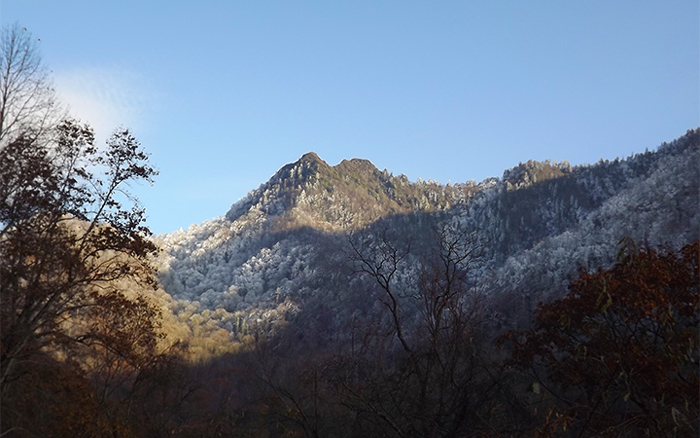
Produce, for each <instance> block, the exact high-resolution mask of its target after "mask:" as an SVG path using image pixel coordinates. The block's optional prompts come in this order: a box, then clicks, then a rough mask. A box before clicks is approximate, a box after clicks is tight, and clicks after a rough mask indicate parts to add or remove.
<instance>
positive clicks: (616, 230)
mask: <svg viewBox="0 0 700 438" xmlns="http://www.w3.org/2000/svg"><path fill="white" fill-rule="evenodd" d="M699 150H700V130H698V129H695V130H690V131H688V132H687V133H686V135H684V136H682V137H680V138H678V139H677V140H674V141H673V142H671V143H664V144H662V145H661V146H659V148H658V149H657V150H656V151H653V152H649V151H647V152H644V153H640V154H635V155H633V156H631V157H629V158H627V159H623V160H621V159H615V160H614V161H607V160H605V161H603V160H601V161H600V162H598V163H596V164H592V165H581V166H573V167H572V166H570V165H569V164H568V163H566V162H564V163H552V162H549V161H546V162H544V163H543V162H536V161H528V162H527V163H521V164H519V165H518V166H516V167H514V168H512V169H509V170H506V171H505V172H503V176H502V178H500V179H499V178H489V179H486V180H484V181H482V182H481V183H478V184H477V183H473V182H471V183H463V184H454V185H449V184H448V185H442V184H439V183H437V182H433V181H429V182H424V181H420V180H419V181H418V182H410V181H409V180H408V178H407V177H406V176H404V175H400V176H393V175H392V174H391V173H389V172H387V171H386V170H384V171H380V170H378V169H377V168H376V167H374V165H372V163H370V162H369V161H367V160H361V159H353V160H349V161H348V160H344V161H342V162H341V163H340V164H338V165H336V166H329V165H328V164H327V163H326V162H324V161H323V160H321V159H320V158H319V157H318V156H317V155H316V154H315V153H308V154H305V155H304V156H302V157H301V158H300V159H299V160H298V161H296V162H295V163H291V164H288V165H286V166H284V167H282V168H281V169H280V170H279V171H278V172H277V173H276V174H275V175H274V176H273V177H272V178H271V179H270V180H269V181H268V182H266V183H264V184H262V185H261V186H260V187H259V188H258V189H256V190H253V191H251V192H250V193H249V194H248V195H247V196H246V197H245V198H243V199H241V200H240V201H238V202H236V203H235V204H234V205H233V206H232V207H231V209H230V210H229V211H228V213H226V214H225V215H224V216H222V217H219V218H215V219H213V220H211V221H208V222H204V223H202V224H200V225H192V226H191V227H189V228H188V229H187V230H186V231H182V230H181V231H178V232H175V233H172V234H167V235H163V236H159V238H158V241H159V244H160V245H161V246H162V248H163V250H164V251H163V255H162V257H161V259H160V260H159V268H160V275H161V282H162V285H163V288H164V289H165V291H166V292H167V293H168V294H169V295H170V296H172V297H173V301H172V308H173V311H174V313H175V315H176V317H177V318H179V319H180V320H182V321H183V322H187V323H188V324H190V325H191V326H197V327H199V329H201V328H202V327H205V330H214V329H220V328H224V329H225V330H227V331H228V332H230V333H231V334H232V336H234V337H235V336H243V335H245V334H246V333H249V332H250V330H251V329H252V327H255V328H256V330H263V331H265V330H268V331H274V330H275V327H276V324H278V323H281V322H284V323H285V324H297V325H298V326H299V327H298V330H299V331H300V332H303V331H305V330H313V327H312V325H313V324H314V322H313V321H318V320H326V322H325V324H330V325H331V326H335V327H336V328H338V329H339V331H342V330H341V329H342V327H343V326H344V324H346V323H347V321H348V320H349V319H350V318H354V317H358V315H359V317H371V315H372V314H373V312H375V311H376V306H375V304H374V301H375V300H374V298H373V297H374V295H373V292H372V291H373V290H374V289H373V288H374V285H372V284H370V283H369V282H368V281H367V279H365V278H363V277H361V276H358V275H354V274H353V271H352V269H351V265H350V264H349V263H348V248H349V245H348V242H349V236H351V235H352V236H355V238H358V236H365V237H366V236H381V238H384V239H388V240H390V241H391V242H393V245H394V247H396V248H406V253H407V256H406V257H405V258H404V259H403V260H402V263H401V264H400V266H399V268H400V269H399V271H400V272H398V273H397V275H396V276H395V277H394V280H393V281H395V283H396V285H395V287H396V288H397V289H400V290H401V291H402V294H401V296H404V297H408V296H410V295H411V288H412V287H415V286H413V285H414V284H415V281H413V280H415V276H416V272H417V271H418V267H419V264H420V263H421V261H422V260H425V259H426V257H429V253H430V248H431V244H432V243H433V242H434V240H435V232H434V230H435V229H436V228H439V227H440V226H444V225H445V224H447V225H449V226H450V229H451V230H453V232H457V230H461V231H465V232H468V233H472V234H470V235H471V236H472V237H473V239H472V243H473V244H474V245H475V246H478V247H479V248H481V249H482V251H481V252H480V254H481V257H480V258H479V263H476V264H474V265H473V267H472V272H471V273H470V275H471V277H472V279H473V283H474V285H475V288H476V289H478V290H479V291H480V292H481V293H483V295H484V296H485V297H487V298H488V303H489V306H490V311H491V312H492V313H493V315H494V318H493V320H495V321H496V323H497V324H498V325H499V326H501V327H509V326H513V325H517V324H521V323H526V320H527V319H528V318H530V315H531V313H532V310H533V309H534V308H535V306H536V305H537V303H539V302H540V301H547V300H550V299H553V298H556V297H559V296H561V295H562V294H563V293H564V292H565V291H566V286H567V284H568V282H569V281H571V280H572V279H573V278H574V277H575V276H576V274H577V273H578V271H579V269H585V270H596V269H598V268H599V267H604V266H609V265H610V264H611V263H612V262H613V261H614V260H615V257H616V254H617V250H618V248H617V244H618V242H619V241H620V240H621V239H623V238H625V237H629V238H631V239H632V240H633V241H635V242H637V243H638V244H639V245H647V246H659V245H668V246H670V247H672V248H679V247H681V246H682V245H684V244H686V243H688V242H690V241H693V240H696V239H698V238H700V236H699V230H700V218H699V211H698V210H699V208H698V206H699V205H700V198H699V193H700V175H699V166H698V165H699V163H700V156H699ZM310 316H311V318H310ZM193 321H194V322H193ZM197 327H193V330H196V329H198V328H197Z"/></svg>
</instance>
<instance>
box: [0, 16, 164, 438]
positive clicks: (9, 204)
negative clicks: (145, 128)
mask: <svg viewBox="0 0 700 438" xmlns="http://www.w3.org/2000/svg"><path fill="white" fill-rule="evenodd" d="M28 38H29V36H28V34H23V33H22V32H21V31H19V30H18V28H17V27H16V26H15V27H14V28H12V29H10V30H9V31H5V33H4V34H3V40H2V52H1V53H0V55H1V56H2V62H0V65H1V66H2V69H3V71H2V72H0V73H1V74H0V94H2V96H1V97H2V102H1V105H0V134H1V138H0V140H2V141H1V142H0V396H1V406H2V412H1V414H2V415H1V416H0V417H1V421H2V423H1V424H0V434H2V435H4V434H5V433H8V432H9V431H12V433H13V434H14V435H17V436H23V435H25V434H29V435H32V434H33V435H42V434H46V433H47V431H48V430H50V431H51V434H52V435H53V436H62V435H66V436H80V434H77V433H76V430H78V429H81V430H82V432H81V433H82V434H87V436H91V435H92V436H95V434H98V435H99V434H101V432H100V433H97V432H96V431H95V430H97V429H90V428H88V427H86V425H85V424H83V422H84V421H87V420H86V419H88V418H93V420H91V421H92V423H91V424H92V426H91V427H97V428H98V429H99V428H100V427H103V426H104V428H106V429H110V430H113V431H116V430H118V428H119V426H118V423H119V421H121V420H118V421H111V420H112V419H110V418H106V419H105V418H102V419H99V418H98V417H99V416H100V415H101V413H102V412H103V411H104V408H105V406H106V404H105V397H99V396H97V395H96V394H94V393H92V392H90V391H89V390H88V389H87V388H92V387H93V386H94V384H95V382H98V383H99V382H102V386H101V388H102V389H104V390H105V391H107V390H108V389H110V388H112V389H113V388H115V385H114V381H115V380H114V379H116V377H117V375H119V376H120V378H122V377H123V376H124V375H128V374H129V373H130V375H134V373H135V372H138V370H141V369H143V368H144V367H146V366H148V364H149V363H150V362H152V360H153V357H154V352H155V349H156V345H157V342H158V338H159V333H158V329H159V324H160V323H159V310H158V309H157V308H156V307H155V306H154V305H153V304H152V303H151V302H150V301H149V300H148V298H147V297H146V296H145V294H143V293H141V292H140V291H143V290H144V288H149V287H152V286H154V285H155V277H154V270H153V268H152V267H151V265H150V263H149V258H150V256H151V255H152V254H153V253H154V252H155V250H156V248H155V246H154V245H153V243H152V242H151V241H150V240H149V239H148V236H149V234H150V232H149V230H148V228H146V227H145V226H144V224H143V222H144V219H145V216H144V210H143V208H142V207H141V206H140V205H139V203H138V200H136V199H135V198H134V197H133V196H132V195H131V194H130V193H129V192H128V191H127V186H128V184H130V183H132V182H138V181H145V182H148V183H150V182H152V181H153V177H154V176H155V175H156V173H157V172H156V171H155V170H154V169H153V168H152V167H151V166H150V165H149V164H148V155H147V154H146V153H145V152H144V151H143V149H142V148H141V145H140V143H139V142H138V140H137V139H136V138H135V137H134V136H133V135H132V134H131V133H130V132H129V131H128V130H126V129H119V130H117V131H115V132H114V134H113V135H112V136H111V137H110V138H109V140H108V141H107V145H106V147H105V148H98V147H97V146H96V145H95V144H94V134H93V132H92V130H91V129H90V128H89V127H88V126H87V125H82V124H80V123H78V122H76V121H72V120H66V121H63V122H60V123H58V124H53V125H51V126H47V125H46V123H47V121H48V120H49V119H48V118H47V115H46V114H47V111H49V110H50V108H51V107H52V106H53V103H52V102H53V94H52V90H51V89H50V87H48V85H47V82H46V76H45V71H44V70H43V68H42V66H41V63H40V59H39V58H38V54H37V53H36V47H35V46H34V45H33V44H32V42H31V41H29V40H28ZM124 370H128V372H127V373H126V374H125V373H124V372H122V371H124ZM52 376H55V377H56V378H58V379H60V381H51V379H53V378H54V377H52ZM96 376H97V377H96ZM98 377H99V378H98ZM105 378H109V379H111V380H110V381H109V382H105ZM91 385H92V386H91ZM105 391H103V392H102V393H103V395H104V394H106V392H105ZM77 400H80V403H78V404H77V405H76V403H77V402H76V401H77ZM91 406H92V407H94V408H95V410H94V411H91ZM68 411H70V412H72V414H71V416H67V415H64V414H65V413H66V412H68ZM73 411H75V412H73ZM76 415H77V416H80V418H81V420H80V421H78V420H75V418H74V416H76ZM74 420H75V421H74ZM100 421H103V422H106V423H105V424H104V425H103V426H100V425H99V424H100ZM100 430H103V429H100ZM115 433H116V432H115Z"/></svg>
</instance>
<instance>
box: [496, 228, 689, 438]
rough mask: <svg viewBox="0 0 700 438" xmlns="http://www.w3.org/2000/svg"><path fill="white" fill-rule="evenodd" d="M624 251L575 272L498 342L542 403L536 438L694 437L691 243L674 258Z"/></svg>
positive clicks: (669, 254)
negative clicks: (528, 326)
mask: <svg viewBox="0 0 700 438" xmlns="http://www.w3.org/2000/svg"><path fill="white" fill-rule="evenodd" d="M625 243H626V247H625V248H623V251H621V257H620V260H619V261H618V263H617V264H616V265H615V266H614V267H612V268H611V269H608V270H599V271H598V272H595V273H582V274H581V276H580V278H579V279H578V280H576V281H575V282H573V283H572V284H571V286H570V293H569V294H568V295H567V296H566V297H565V298H563V299H561V300H559V301H556V302H553V303H550V304H544V305H541V306H540V307H539V309H538V310H537V312H536V322H535V327H534V328H533V329H532V330H529V331H527V332H521V333H510V334H509V335H508V337H509V338H510V339H512V340H514V341H515V349H514V353H513V358H514V362H515V364H517V365H519V366H521V367H524V368H526V369H529V370H530V371H531V372H532V375H533V376H534V377H535V382H536V383H535V384H536V385H537V388H536V389H537V391H535V392H539V391H540V389H542V395H543V396H544V395H549V396H551V398H550V399H549V400H548V404H547V403H545V404H540V406H539V409H540V413H543V414H546V418H544V419H541V420H542V422H541V427H540V429H539V431H540V432H542V434H543V435H544V436H551V435H553V434H555V433H561V432H562V431H563V430H565V429H566V428H567V426H568V427H569V428H571V429H573V430H574V431H576V434H577V435H578V436H590V435H596V436H597V435H601V436H643V435H644V434H647V435H648V434H651V436H691V435H694V434H697V432H698V429H697V427H698V426H697V425H698V409H699V406H698V394H699V392H700V384H699V382H698V359H699V357H698V325H699V322H700V315H699V314H698V311H699V310H700V309H699V305H700V301H699V295H698V284H699V280H700V276H699V272H700V271H699V269H698V265H699V254H700V242H694V243H693V244H690V245H687V246H685V247H684V248H683V249H682V250H681V251H680V253H674V252H673V251H670V250H664V251H655V250H651V249H640V250H637V249H636V248H635V247H634V244H633V243H632V242H631V241H625ZM542 371H544V372H545V373H546V378H545V377H544V376H542V375H541V374H540V373H541V372H542ZM543 400H544V399H543ZM547 406H549V407H547Z"/></svg>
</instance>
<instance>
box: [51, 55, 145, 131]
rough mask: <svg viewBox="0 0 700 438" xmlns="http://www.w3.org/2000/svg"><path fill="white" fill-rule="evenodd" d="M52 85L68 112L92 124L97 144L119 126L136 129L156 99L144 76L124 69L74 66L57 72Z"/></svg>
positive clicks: (141, 124) (139, 126) (142, 123)
mask: <svg viewBox="0 0 700 438" xmlns="http://www.w3.org/2000/svg"><path fill="white" fill-rule="evenodd" d="M55 84H56V91H57V92H58V95H59V96H60V98H61V100H62V101H63V102H65V103H66V104H67V105H68V107H69V112H70V114H71V115H72V116H73V117H76V118H78V119H80V120H81V121H83V122H86V123H88V124H90V126H92V127H93V129H94V130H95V134H96V136H97V141H98V144H102V143H103V142H104V140H105V139H106V138H107V137H109V135H110V134H111V133H112V132H113V131H114V130H115V129H116V128H118V127H119V126H124V127H128V128H131V129H134V130H139V129H140V128H141V127H143V125H144V117H145V115H146V114H147V113H148V112H149V111H148V110H149V109H151V108H152V107H153V105H154V102H155V98H154V96H155V95H154V93H153V92H152V91H150V90H149V87H148V86H147V85H146V84H145V80H144V78H143V77H142V76H140V75H138V74H136V73H134V72H131V71H127V70H118V69H109V68H95V67H91V68H76V69H73V70H68V71H64V72H57V73H56V75H55Z"/></svg>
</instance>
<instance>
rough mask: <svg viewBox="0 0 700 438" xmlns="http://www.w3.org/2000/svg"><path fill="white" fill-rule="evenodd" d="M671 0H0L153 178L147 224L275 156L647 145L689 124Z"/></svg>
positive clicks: (243, 178) (563, 152) (527, 152)
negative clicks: (129, 133)
mask: <svg viewBox="0 0 700 438" xmlns="http://www.w3.org/2000/svg"><path fill="white" fill-rule="evenodd" d="M699 8H700V7H699V4H698V1H697V0H683V1H673V0H671V1H663V2H662V1H646V0H635V1H622V0H619V1H610V0H600V1H596V0H587V1H561V0H552V1H527V2H525V1H520V0H518V1H467V0H464V1H440V2H428V1H422V2H418V1H345V2H338V1H315V2H311V1H296V2H292V1H245V2H243V1H192V0H190V1H177V0H169V1H125V0H119V1H112V2H107V1H94V0H92V1H75V0H62V1H60V2H58V1H48V0H46V1H37V0H0V23H1V24H2V25H8V24H12V23H14V22H18V23H19V24H20V25H22V26H24V27H27V28H28V29H29V30H30V31H31V32H32V34H33V36H35V37H37V38H40V40H41V42H40V48H41V51H42V55H43V58H44V60H45V62H46V63H47V64H48V66H49V67H50V68H51V70H52V71H53V77H54V81H55V84H56V88H57V90H58V91H59V93H60V94H61V95H62V96H63V98H64V99H65V100H66V101H67V102H68V103H69V104H70V105H71V108H72V110H73V111H74V113H75V114H76V115H77V116H78V117H80V118H81V119H82V120H84V121H87V122H90V123H91V124H92V125H93V126H94V127H95V128H96V129H97V131H98V135H100V136H102V138H104V137H106V136H107V135H108V134H109V132H110V131H111V130H112V129H113V128H115V127H117V126H118V125H124V126H127V127H130V128H131V129H132V130H133V131H134V133H135V135H136V136H137V137H138V138H139V139H140V140H141V142H142V143H143V145H144V146H145V148H146V149H147V150H148V151H149V152H150V153H151V158H152V162H153V164H155V166H156V167H157V168H158V169H159V170H160V172H161V174H160V176H159V177H158V179H157V182H156V185H155V186H153V187H150V186H136V187H134V188H133V191H134V192H135V193H136V194H137V195H138V196H139V197H140V198H141V201H142V202H143V203H144V205H145V206H146V208H147V211H148V215H149V225H150V226H151V228H152V229H153V230H154V231H155V232H156V233H161V232H170V231H175V230H177V229H178V228H181V227H182V228H187V227H188V226H189V225H191V224H193V223H200V222H202V221H204V220H208V219H211V218H214V217H216V216H220V215H223V214H224V213H225V212H226V211H227V210H228V208H229V207H230V205H231V204H232V203H234V202H235V201H237V200H238V199H240V198H241V197H243V196H244V195H245V194H246V193H247V192H248V191H249V190H252V189H254V188H257V187H258V186H259V185H260V184H261V183H263V182H265V181H267V179H268V178H269V177H270V176H271V175H272V174H273V173H274V172H275V171H276V170H277V169H279V168H280V167H281V166H283V165H284V164H286V163H288V162H292V161H295V160H296V159H298V158H299V157H300V156H301V155H302V154H304V153H305V152H308V151H315V152H317V153H318V154H319V156H321V158H323V159H324V160H326V161H327V162H328V163H329V164H331V165H334V164H337V163H338V162H340V161H341V160H342V159H344V158H353V157H360V158H367V159H369V160H371V161H372V162H373V163H374V164H375V165H376V166H377V167H379V168H380V169H384V168H386V169H388V170H389V171H391V172H393V173H394V174H401V173H403V174H406V175H407V176H408V177H409V178H410V179H411V180H415V179H416V178H418V177H420V178H423V179H435V180H438V181H440V182H443V183H446V182H448V181H452V182H463V181H468V180H471V179H474V180H476V181H481V180H483V179H484V178H486V177H488V176H500V175H501V174H502V172H503V170H504V169H506V168H509V167H512V166H514V165H517V164H518V162H520V161H527V160H529V159H536V160H544V159H547V158H550V159H553V160H557V161H562V160H568V161H569V162H571V163H572V164H582V163H592V162H596V161H598V160H599V159H600V158H606V159H614V158H615V157H626V156H628V155H630V154H632V153H635V152H642V151H644V150H645V149H646V148H649V149H653V148H655V147H656V146H658V145H659V144H660V143H661V142H663V141H670V140H673V139H674V138H677V137H679V136H680V135H682V134H684V133H685V131H686V130H687V129H690V128H695V127H697V126H698V125H699V124H700V122H699V119H700V112H699V111H700V85H699V81H700V80H699V78H700V67H699V63H700V48H699V47H700V30H699V27H700V24H699V23H700V11H699Z"/></svg>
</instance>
